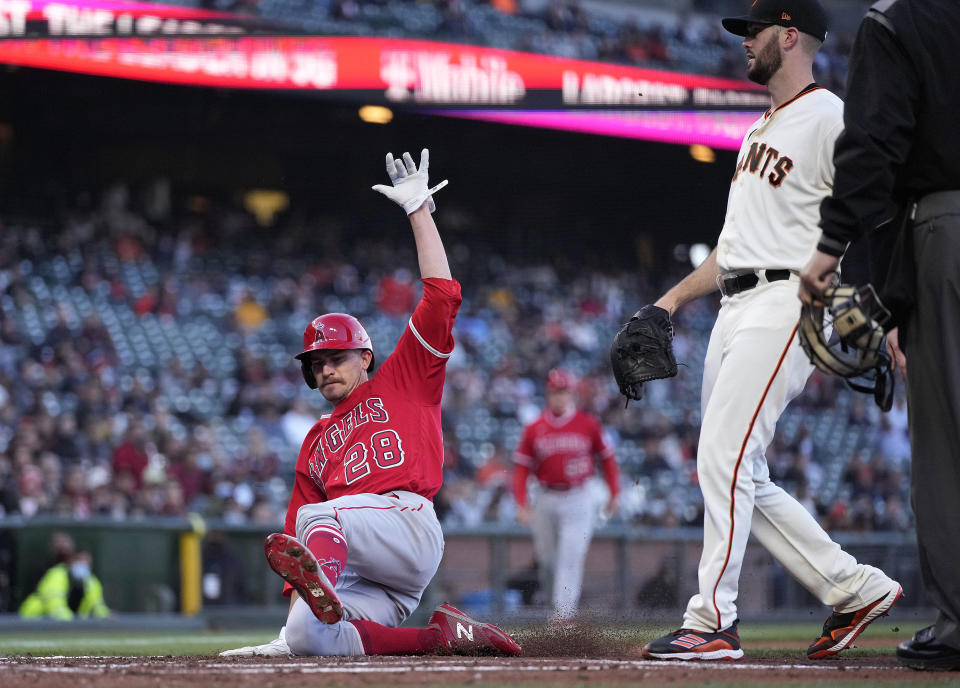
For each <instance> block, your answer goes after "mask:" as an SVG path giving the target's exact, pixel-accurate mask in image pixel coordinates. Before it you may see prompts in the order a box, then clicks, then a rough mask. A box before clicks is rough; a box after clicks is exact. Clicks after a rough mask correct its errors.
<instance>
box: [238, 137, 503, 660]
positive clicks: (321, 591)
mask: <svg viewBox="0 0 960 688" xmlns="http://www.w3.org/2000/svg"><path fill="white" fill-rule="evenodd" d="M428 155H429V154H428V151H427V150H426V149H424V150H423V152H422V153H421V158H420V166H419V167H416V166H415V165H414V162H413V159H412V158H411V156H410V154H409V153H404V154H403V159H402V160H394V159H393V156H392V155H390V154H387V174H388V175H389V176H390V180H391V181H392V183H393V185H392V186H384V185H377V186H374V187H373V189H374V190H375V191H379V192H380V193H382V194H383V195H384V196H386V197H387V198H389V199H390V200H392V201H394V202H395V203H397V204H398V205H400V206H402V207H403V209H404V210H405V211H406V213H407V214H408V216H409V219H410V226H411V227H412V229H413V236H414V240H415V242H416V246H417V257H418V259H419V263H420V276H421V278H422V279H423V285H424V286H423V298H422V299H421V300H420V303H419V304H418V305H417V307H416V309H415V310H414V313H413V316H412V317H411V318H410V321H409V323H408V324H407V327H406V329H405V331H404V333H403V335H402V336H401V337H400V341H399V342H398V343H397V347H396V349H395V350H394V352H393V354H391V355H390V356H389V357H388V358H387V359H386V360H385V361H384V362H383V363H382V364H381V365H380V368H379V370H378V371H377V373H376V375H375V376H374V377H372V378H371V376H370V375H371V372H372V371H373V368H374V360H375V359H374V350H373V343H372V342H371V341H370V337H369V336H368V335H367V332H366V330H364V328H363V326H362V325H361V324H360V322H359V321H358V320H357V319H356V318H354V317H352V316H350V315H346V314H343V313H328V314H326V315H323V316H320V317H318V318H316V319H315V320H313V321H312V322H311V323H310V324H309V325H307V328H306V331H305V332H304V336H303V350H302V351H301V352H300V353H299V354H297V356H296V358H297V359H298V360H299V361H300V364H301V368H302V371H303V377H304V380H305V381H306V383H307V385H308V386H309V387H310V388H312V389H319V390H320V392H321V394H323V396H324V397H325V398H326V399H327V401H329V402H330V403H331V404H332V405H333V411H332V412H331V413H330V414H329V415H326V416H323V417H322V418H321V419H320V421H319V422H318V423H317V424H316V425H314V426H313V428H312V429H311V430H310V432H309V433H307V437H306V439H304V442H303V445H302V446H301V448H300V454H299V456H298V457H297V466H296V478H295V483H294V487H293V494H292V495H291V497H290V505H289V507H288V509H287V517H286V523H285V527H284V532H283V533H274V534H273V535H270V536H269V537H268V538H267V540H266V543H265V545H264V550H265V553H266V557H267V562H268V563H269V564H270V566H271V568H273V570H274V571H275V572H276V573H277V574H279V575H280V576H281V577H283V579H284V580H285V581H286V585H285V589H284V593H285V594H288V595H290V611H289V613H288V616H287V623H286V626H285V627H284V628H283V629H282V630H281V635H280V637H279V638H277V639H276V640H275V641H273V642H272V643H269V644H267V645H264V646H260V647H255V648H241V649H240V650H233V651H230V652H227V653H224V654H226V655H245V656H252V655H267V654H274V655H276V654H292V655H397V654H426V653H434V652H453V653H458V654H503V655H518V654H520V652H521V650H520V646H519V645H517V643H516V642H514V640H513V639H512V638H511V637H510V636H508V635H507V634H506V633H504V632H503V631H501V630H500V629H499V628H497V627H496V626H492V625H490V624H485V623H480V622H478V621H475V620H474V619H471V618H470V617H468V616H466V615H465V614H463V613H462V612H460V611H459V610H457V609H455V608H454V607H452V606H450V605H446V604H444V605H440V606H439V607H438V608H437V609H436V610H435V611H434V613H433V615H432V616H431V617H430V622H429V625H428V627H427V628H397V626H399V625H400V623H401V622H402V621H404V619H406V618H407V617H408V616H410V614H411V613H412V612H413V611H414V609H416V607H417V605H418V604H419V603H420V597H421V595H422V594H423V591H424V589H425V588H426V587H427V584H428V583H429V582H430V580H431V579H432V578H433V576H434V574H435V573H436V571H437V567H438V566H439V565H440V558H441V556H442V554H443V533H442V532H441V530H440V523H439V522H438V521H437V517H436V514H435V513H434V510H433V502H432V497H433V496H434V495H435V494H436V493H437V490H439V489H440V484H441V481H442V465H443V442H442V437H441V431H440V398H441V396H442V393H443V383H444V376H445V370H446V362H447V359H448V358H449V357H450V355H451V352H452V351H453V345H454V342H453V335H452V332H451V331H452V328H453V321H454V318H455V317H456V314H457V310H458V309H459V307H460V302H461V297H460V285H459V283H458V282H457V281H456V280H454V279H452V278H451V275H450V267H449V266H448V264H447V257H446V253H445V251H444V248H443V243H442V242H441V240H440V235H439V234H438V232H437V227H436V225H435V224H434V222H433V218H432V217H431V212H432V210H433V208H434V206H433V200H432V198H431V194H433V193H435V192H436V191H438V190H439V189H441V188H443V187H444V186H445V185H446V183H447V182H446V180H444V181H443V182H441V183H440V184H438V185H437V186H435V187H433V188H429V184H428V166H429V157H428Z"/></svg>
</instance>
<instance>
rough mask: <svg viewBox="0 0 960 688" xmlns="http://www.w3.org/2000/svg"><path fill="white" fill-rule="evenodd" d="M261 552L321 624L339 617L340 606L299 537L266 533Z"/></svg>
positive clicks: (341, 615) (335, 620)
mask: <svg viewBox="0 0 960 688" xmlns="http://www.w3.org/2000/svg"><path fill="white" fill-rule="evenodd" d="M263 552H264V554H266V555H267V563H268V564H270V568H272V569H273V570H274V571H275V572H276V573H277V575H279V576H280V577H281V578H283V579H284V580H285V581H287V582H288V583H289V584H290V585H292V586H293V587H294V589H295V590H296V591H297V593H298V594H299V595H300V599H302V600H303V601H304V602H306V603H307V606H308V607H310V611H312V612H313V615H314V616H315V617H317V618H318V619H320V621H322V622H323V623H325V624H335V623H337V622H338V621H340V620H341V619H342V618H343V607H342V606H341V605H340V600H339V598H337V593H335V592H334V591H333V586H332V585H330V581H329V580H327V577H326V576H325V575H324V573H323V571H321V570H320V565H319V564H318V563H317V560H316V558H315V557H314V556H313V553H312V552H310V550H308V549H307V548H306V547H305V546H303V545H302V544H301V543H300V541H299V540H297V539H296V538H292V537H290V536H289V535H285V534H283V533H274V534H273V535H268V536H267V540H266V542H264V543H263Z"/></svg>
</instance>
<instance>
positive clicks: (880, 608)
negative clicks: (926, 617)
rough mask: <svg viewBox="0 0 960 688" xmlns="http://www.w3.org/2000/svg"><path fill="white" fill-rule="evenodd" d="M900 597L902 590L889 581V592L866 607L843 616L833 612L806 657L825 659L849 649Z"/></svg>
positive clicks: (808, 649) (895, 583)
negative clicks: (871, 623) (864, 630)
mask: <svg viewBox="0 0 960 688" xmlns="http://www.w3.org/2000/svg"><path fill="white" fill-rule="evenodd" d="M901 597H903V588H901V587H900V584H899V583H897V582H896V581H890V590H889V591H888V592H887V593H886V594H885V595H884V596H883V597H881V598H880V599H878V600H876V601H875V602H873V603H871V604H868V605H867V606H866V607H862V608H861V609H857V610H856V611H852V612H847V613H845V614H839V613H837V612H834V613H833V614H831V615H830V616H829V617H827V620H826V621H824V622H823V632H822V633H821V634H820V637H819V638H817V639H816V640H814V641H813V645H811V646H810V647H808V648H807V657H809V658H810V659H826V658H827V657H833V656H834V655H835V654H837V653H838V652H840V651H841V650H845V649H846V648H848V647H850V646H851V644H852V643H853V641H854V640H855V639H856V637H857V636H858V635H860V634H861V633H862V632H863V629H865V628H866V627H867V626H869V625H870V622H871V621H874V620H876V619H879V618H880V617H881V616H886V615H887V612H889V611H890V608H891V607H892V606H893V605H895V604H896V603H897V600H899V599H900V598H901Z"/></svg>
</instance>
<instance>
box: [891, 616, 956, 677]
mask: <svg viewBox="0 0 960 688" xmlns="http://www.w3.org/2000/svg"><path fill="white" fill-rule="evenodd" d="M897 659H898V660H900V663H901V664H903V665H904V666H908V667H910V668H911V669H920V670H925V671H960V650H957V649H956V648H952V647H950V646H949V645H944V644H943V643H938V642H937V639H936V637H934V635H933V626H927V627H926V628H922V629H920V630H919V631H917V632H916V633H914V634H913V639H912V640H904V641H903V642H902V643H900V644H899V645H897Z"/></svg>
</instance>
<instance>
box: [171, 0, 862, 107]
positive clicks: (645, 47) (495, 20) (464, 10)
mask: <svg viewBox="0 0 960 688" xmlns="http://www.w3.org/2000/svg"><path fill="white" fill-rule="evenodd" d="M853 1H854V0H847V2H846V3H845V4H853ZM184 2H185V4H190V5H195V6H200V7H205V8H208V9H216V10H221V11H229V12H237V13H242V14H252V15H254V16H257V17H260V18H262V19H264V20H268V21H269V22H270V23H271V24H274V25H279V26H287V27H289V28H291V29H295V30H297V31H307V32H312V33H322V34H330V35H373V36H376V35H383V36H391V37H405V38H429V39H432V40H440V41H452V42H458V43H468V44H473V45H485V46H490V47H494V48H502V49H509V50H520V51H525V52H534V53H542V54H545V55H555V56H559V57H568V58H575V59H582V60H596V61H602V62H617V63H621V64H628V65H634V66H637V67H646V68H652V69H667V70H672V71H683V72H692V73H698V74H709V75H714V76H722V77H730V78H735V79H742V78H744V76H745V70H746V63H745V60H744V54H743V48H742V47H741V45H740V39H739V38H737V37H736V36H732V35H730V34H729V33H727V32H726V31H724V30H723V28H722V27H721V25H720V16H719V13H720V12H722V11H724V10H723V8H721V7H718V6H717V5H718V3H717V2H706V1H703V0H697V1H694V2H683V3H679V4H678V7H677V8H675V9H672V10H670V11H666V10H664V9H663V8H662V6H659V7H658V6H657V5H655V4H652V3H644V2H633V3H617V2H610V3H606V4H604V3H592V4H590V5H589V6H587V5H585V4H583V3H581V2H580V0H182V3H180V4H183V3H184ZM742 4H743V7H741V6H739V5H737V4H735V3H728V5H727V6H726V11H729V12H733V13H742V10H744V8H745V6H746V3H742ZM866 9H867V4H863V6H862V8H861V11H860V12H859V14H860V15H862V14H864V13H865V12H866ZM853 30H854V27H853V26H846V25H843V26H837V27H836V28H834V29H833V30H831V33H830V35H829V38H828V40H827V42H826V44H825V45H824V49H823V50H822V52H821V53H820V55H819V56H818V58H817V64H816V75H817V80H818V82H819V83H820V84H821V85H823V86H826V87H827V88H830V89H831V90H835V91H838V92H841V91H842V90H843V88H844V84H845V80H846V69H847V55H848V54H849V51H850V45H851V42H852V36H853Z"/></svg>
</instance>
